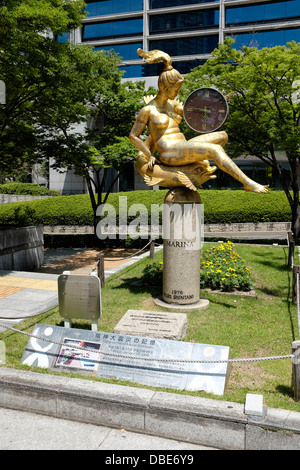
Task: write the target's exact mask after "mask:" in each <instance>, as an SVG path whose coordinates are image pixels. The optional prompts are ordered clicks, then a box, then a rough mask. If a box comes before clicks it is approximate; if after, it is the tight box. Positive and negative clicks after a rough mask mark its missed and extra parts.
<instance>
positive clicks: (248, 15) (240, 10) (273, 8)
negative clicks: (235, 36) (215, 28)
mask: <svg viewBox="0 0 300 470" xmlns="http://www.w3.org/2000/svg"><path fill="white" fill-rule="evenodd" d="M295 18H300V0H287V1H285V2H276V1H275V2H268V3H259V4H255V5H246V6H242V7H227V8H226V26H233V25H235V26H236V25H246V24H248V23H252V24H261V23H269V22H272V21H274V20H280V21H288V20H291V19H295Z"/></svg>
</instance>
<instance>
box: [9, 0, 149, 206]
mask: <svg viewBox="0 0 300 470" xmlns="http://www.w3.org/2000/svg"><path fill="white" fill-rule="evenodd" d="M84 8H85V3H84V2H83V1H82V0H39V2H36V0H4V2H3V4H2V6H1V7H0V33H1V34H0V80H3V81H4V82H5V83H6V89H7V100H6V105H5V106H4V105H3V106H1V105H0V174H1V173H5V174H6V175H11V176H13V175H15V174H16V172H17V171H18V169H19V168H20V167H21V166H24V165H27V166H28V165H32V164H33V163H37V162H39V161H43V160H44V159H46V158H48V159H49V158H50V157H53V158H54V159H55V163H54V166H55V168H57V169H62V168H64V169H66V168H74V169H75V172H76V173H77V174H79V175H82V176H84V177H85V178H86V179H87V184H88V188H89V194H90V197H91V202H92V206H93V209H94V212H95V213H96V210H97V206H98V205H99V204H101V203H102V192H103V188H104V182H105V177H106V173H107V169H108V167H111V166H114V167H115V168H116V169H117V170H118V171H122V166H123V164H124V162H125V161H126V160H128V158H131V157H132V148H131V144H130V143H129V140H128V142H127V141H126V139H125V141H124V139H123V140H122V146H121V147H122V148H120V141H119V138H120V137H124V136H127V135H128V134H129V131H130V128H131V124H132V121H133V120H134V115H135V113H136V111H137V109H138V108H139V107H140V104H139V99H141V98H142V96H143V94H144V84H143V83H141V82H140V83H137V84H132V83H126V84H122V83H121V76H122V72H121V71H120V70H119V68H118V65H120V62H121V59H120V57H119V56H118V55H117V54H115V53H106V52H105V51H103V50H102V51H96V52H95V51H93V49H92V47H90V46H88V45H74V44H71V43H70V42H67V43H61V42H59V41H57V38H59V37H60V36H61V35H62V34H63V33H65V32H69V31H71V30H72V29H73V28H75V27H78V26H80V24H81V21H82V19H83V18H84V16H85V12H84ZM86 123H88V124H87V125H86ZM114 144H115V145H116V147H115V148H112V147H111V146H112V145H114ZM117 151H118V155H119V157H117V156H116V152H117ZM125 151H126V152H127V154H125ZM101 169H103V170H104V171H103V172H102V174H103V177H102V179H101V178H100V170H101Z"/></svg>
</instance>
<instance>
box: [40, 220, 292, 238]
mask: <svg viewBox="0 0 300 470" xmlns="http://www.w3.org/2000/svg"><path fill="white" fill-rule="evenodd" d="M118 228H120V229H121V228H122V230H124V227H118V226H117V229H118ZM289 230H291V223H290V222H263V223H240V224H205V225H204V234H205V235H209V236H214V234H216V236H217V235H219V234H222V233H223V232H226V234H227V233H234V234H235V233H240V234H241V235H242V234H248V233H249V232H251V233H252V234H253V233H257V234H259V233H264V232H271V233H272V232H273V233H275V232H276V233H279V232H282V233H283V234H286V233H287V232H288V231H289ZM141 232H142V233H149V234H150V233H151V227H147V226H145V227H141ZM160 232H161V227H160ZM44 234H47V235H48V234H53V235H63V234H65V235H71V234H74V235H75V234H76V235H84V234H94V227H93V226H91V225H54V226H51V225H44Z"/></svg>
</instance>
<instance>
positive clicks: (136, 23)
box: [82, 18, 143, 41]
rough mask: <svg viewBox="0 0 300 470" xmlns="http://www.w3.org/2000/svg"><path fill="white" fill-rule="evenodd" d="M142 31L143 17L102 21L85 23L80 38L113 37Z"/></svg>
mask: <svg viewBox="0 0 300 470" xmlns="http://www.w3.org/2000/svg"><path fill="white" fill-rule="evenodd" d="M142 33H143V19H142V18H137V19H135V18H134V19H132V20H120V21H104V22H101V23H94V24H86V25H84V27H83V32H82V40H83V41H88V40H91V39H99V38H108V37H110V38H114V37H118V36H135V35H136V34H142Z"/></svg>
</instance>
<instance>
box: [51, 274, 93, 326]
mask: <svg viewBox="0 0 300 470" xmlns="http://www.w3.org/2000/svg"><path fill="white" fill-rule="evenodd" d="M57 282H58V302H59V312H60V314H61V316H62V317H63V318H69V319H76V318H78V319H79V318H81V319H84V320H98V319H99V318H100V313H101V290H100V279H99V278H98V277H97V276H89V275H81V274H62V275H60V276H59V278H58V281H57Z"/></svg>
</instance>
